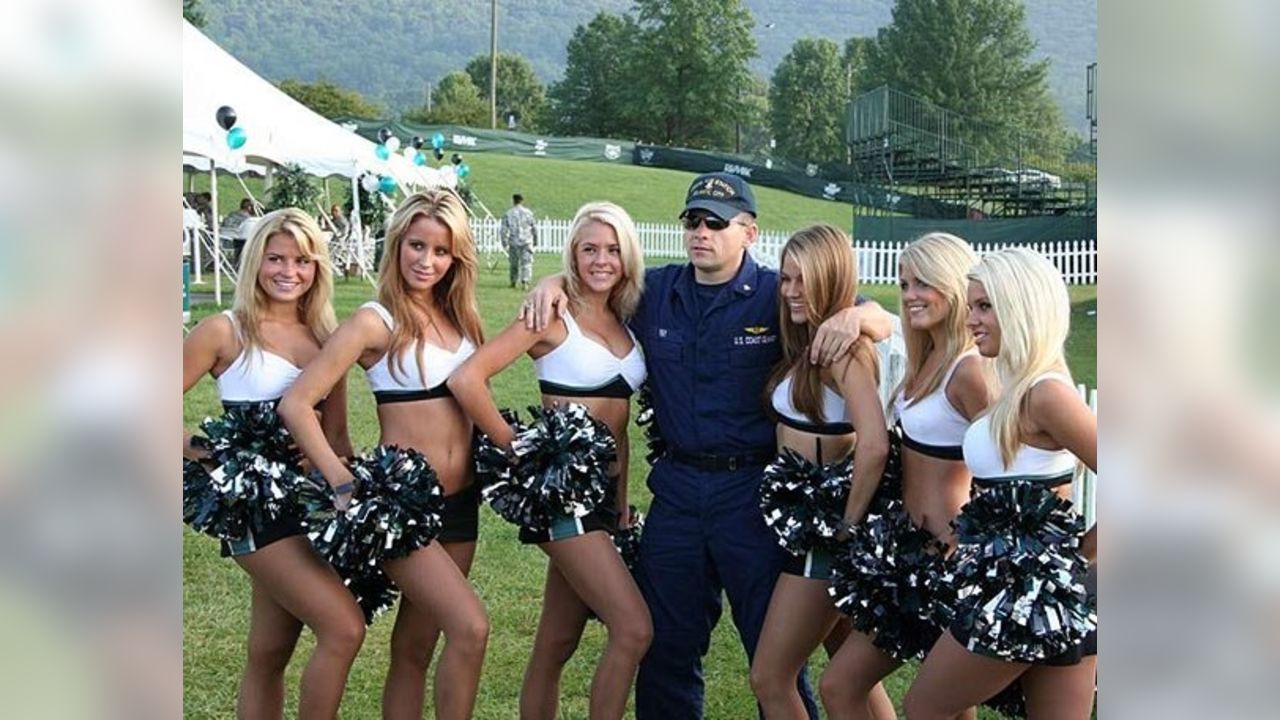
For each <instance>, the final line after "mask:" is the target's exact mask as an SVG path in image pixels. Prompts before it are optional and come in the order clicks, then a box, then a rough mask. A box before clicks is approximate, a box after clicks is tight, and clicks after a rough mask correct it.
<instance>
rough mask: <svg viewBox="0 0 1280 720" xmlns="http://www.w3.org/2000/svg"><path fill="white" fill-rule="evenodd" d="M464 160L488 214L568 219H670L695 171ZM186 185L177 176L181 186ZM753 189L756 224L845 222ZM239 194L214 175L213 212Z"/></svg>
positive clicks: (837, 211) (812, 202)
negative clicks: (588, 211)
mask: <svg viewBox="0 0 1280 720" xmlns="http://www.w3.org/2000/svg"><path fill="white" fill-rule="evenodd" d="M466 160H467V164H468V165H470V166H471V178H470V179H471V185H472V189H473V190H474V191H475V193H476V194H477V195H478V196H479V197H480V200H481V202H483V203H484V204H485V205H486V206H487V207H488V208H489V210H490V211H491V212H493V213H494V215H501V214H502V213H503V212H504V211H505V210H506V209H507V207H508V206H509V205H510V204H511V195H512V193H521V194H523V195H524V196H525V203H526V204H527V205H528V206H529V207H531V208H533V211H534V212H535V213H536V214H537V215H538V217H540V218H541V217H550V218H556V219H564V220H567V219H569V218H572V217H573V214H574V212H576V211H577V209H578V208H579V207H581V206H582V205H583V204H584V203H587V202H590V201H592V200H610V201H612V202H615V203H618V204H619V205H621V206H622V207H624V208H626V209H627V212H629V213H631V216H632V217H633V218H634V219H635V220H636V221H638V222H664V223H674V222H675V221H676V216H677V215H679V213H680V210H681V208H683V207H684V194H685V191H686V190H688V189H689V183H690V182H691V181H692V180H693V178H694V174H693V173H687V172H681V171H679V170H663V169H659V168H646V167H637V166H634V165H611V164H608V163H595V162H581V161H573V160H552V159H548V158H523V157H513V156H510V155H501V154H498V153H471V154H469V155H467V156H466ZM192 178H193V179H194V185H193V188H194V190H195V191H197V192H200V191H204V190H208V189H209V175H208V174H207V173H196V174H194V175H193V176H192ZM321 184H322V183H321ZM245 185H247V186H248V187H249V189H250V191H251V192H252V193H253V195H254V197H257V198H258V199H259V200H262V201H265V199H266V196H265V194H264V193H263V191H262V180H261V179H258V178H251V177H246V178H245ZM328 187H329V198H330V199H331V200H332V202H336V203H345V202H346V200H347V199H348V198H350V197H351V184H350V183H349V182H348V181H346V180H344V179H342V178H337V177H334V178H330V179H329V181H328ZM186 188H187V185H186V184H185V183H184V185H183V189H184V190H185V189H186ZM753 189H754V191H755V195H756V201H757V203H758V205H759V207H760V227H761V228H763V229H765V230H779V231H785V232H790V231H793V230H796V229H798V228H801V227H804V226H805V225H810V224H812V223H815V222H826V223H831V224H833V225H835V226H836V227H842V228H848V227H849V226H850V223H851V222H852V218H853V214H852V213H853V206H851V205H848V204H844V203H837V202H830V201H826V200H819V199H816V198H808V197H803V196H800V195H796V194H794V193H789V192H785V191H782V190H774V189H772V188H765V187H755V188H753ZM244 196H245V193H244V189H243V188H241V187H240V182H239V181H238V180H236V178H234V177H230V176H220V177H219V178H218V208H219V217H224V216H226V215H227V213H230V212H231V211H232V210H235V209H236V207H237V206H238V205H239V202H240V198H242V197H244ZM320 202H321V204H322V205H323V206H324V207H325V208H327V207H329V205H328V204H325V203H324V198H323V197H322V198H321V200H320ZM313 211H314V210H313Z"/></svg>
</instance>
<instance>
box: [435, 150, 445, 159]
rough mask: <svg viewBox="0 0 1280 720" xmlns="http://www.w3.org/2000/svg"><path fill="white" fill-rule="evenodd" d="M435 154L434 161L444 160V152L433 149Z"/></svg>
mask: <svg viewBox="0 0 1280 720" xmlns="http://www.w3.org/2000/svg"><path fill="white" fill-rule="evenodd" d="M435 153H436V160H443V159H444V151H443V150H441V149H440V148H435Z"/></svg>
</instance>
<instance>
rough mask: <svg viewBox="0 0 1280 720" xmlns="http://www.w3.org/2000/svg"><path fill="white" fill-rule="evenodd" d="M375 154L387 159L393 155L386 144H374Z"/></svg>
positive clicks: (380, 158) (379, 157) (381, 158)
mask: <svg viewBox="0 0 1280 720" xmlns="http://www.w3.org/2000/svg"><path fill="white" fill-rule="evenodd" d="M373 154H374V155H377V156H378V159H379V160H386V159H387V158H389V157H391V151H390V150H388V149H387V146H386V145H382V144H379V145H376V146H374V148H373Z"/></svg>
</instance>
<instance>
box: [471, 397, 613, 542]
mask: <svg viewBox="0 0 1280 720" xmlns="http://www.w3.org/2000/svg"><path fill="white" fill-rule="evenodd" d="M529 413H530V414H531V415H532V417H533V420H532V421H531V422H530V423H529V424H528V425H527V426H518V427H517V428H516V437H515V440H513V441H512V443H511V450H512V455H513V456H514V459H513V461H512V464H513V467H512V468H511V469H510V471H509V473H505V474H504V473H499V472H488V471H486V472H481V471H480V469H479V467H478V468H477V475H478V478H477V479H481V480H483V481H484V482H485V485H484V486H483V488H482V492H483V494H484V499H485V500H486V501H487V502H488V503H489V504H490V506H491V507H493V510H494V512H496V513H498V515H500V516H501V517H502V518H503V519H505V520H507V521H508V522H511V523H514V524H516V525H518V526H520V527H523V528H530V529H534V530H541V529H543V528H546V527H548V526H550V524H551V523H552V522H553V521H554V519H555V518H557V517H564V516H573V517H583V516H585V515H588V514H589V513H591V512H592V511H593V510H595V509H596V507H598V506H599V505H600V503H602V502H604V499H605V493H606V492H607V491H608V488H609V486H610V485H611V484H612V483H613V480H612V479H611V478H610V477H609V465H610V464H612V463H613V461H614V460H615V459H616V458H617V452H618V451H617V444H616V443H615V441H614V439H613V434H612V433H610V432H609V428H607V427H606V426H605V425H604V424H603V423H601V422H600V421H598V420H596V419H595V418H593V417H591V415H590V414H588V413H587V409H586V407H584V406H583V405H580V404H577V403H569V404H566V405H560V406H557V407H554V408H550V409H546V408H541V407H530V408H529Z"/></svg>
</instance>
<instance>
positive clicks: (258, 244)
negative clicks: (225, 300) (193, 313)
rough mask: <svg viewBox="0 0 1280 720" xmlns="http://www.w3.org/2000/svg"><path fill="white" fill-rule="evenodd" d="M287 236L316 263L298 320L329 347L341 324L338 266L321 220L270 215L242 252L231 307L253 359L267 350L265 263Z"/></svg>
mask: <svg viewBox="0 0 1280 720" xmlns="http://www.w3.org/2000/svg"><path fill="white" fill-rule="evenodd" d="M277 233H283V234H285V235H288V236H289V237H291V238H293V240H294V242H296V243H298V249H299V250H300V251H301V252H302V256H303V257H304V258H306V259H308V260H310V261H311V262H313V263H315V266H316V276H315V279H314V280H313V281H312V283H311V287H310V288H308V289H307V292H306V293H304V294H303V296H302V297H301V298H299V300H298V319H299V320H301V321H302V323H303V324H304V325H306V326H307V329H308V330H310V331H311V334H312V336H314V337H315V339H316V342H318V343H323V342H324V341H325V340H327V339H328V338H329V335H331V334H332V333H333V330H334V328H336V327H337V326H338V320H337V318H336V317H335V316H334V314H333V264H332V263H331V262H330V261H329V246H328V244H327V243H326V242H325V241H324V235H323V234H321V232H320V226H319V225H318V224H316V220H315V218H313V217H311V215H309V214H308V213H306V212H303V211H302V210H299V209H297V208H281V209H280V210H275V211H273V212H270V213H267V214H266V215H265V216H263V218H262V219H261V220H259V221H258V223H257V225H256V226H254V228H253V235H251V236H250V237H249V241H248V242H246V243H245V245H244V249H243V250H242V251H241V252H240V277H239V279H237V280H236V295H235V299H234V300H233V301H232V304H231V311H232V312H233V313H235V316H236V322H237V324H239V326H240V338H241V342H243V343H244V347H245V350H247V351H252V352H251V353H250V356H251V357H252V356H253V355H254V354H256V353H257V352H260V351H261V350H262V345H263V343H262V328H261V325H262V316H263V308H264V307H265V306H266V304H267V291H266V290H263V289H262V286H261V285H259V284H258V273H259V272H260V271H261V270H262V259H263V257H264V256H265V255H266V254H267V242H268V241H269V240H270V239H271V236H272V235H275V234H277Z"/></svg>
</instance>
